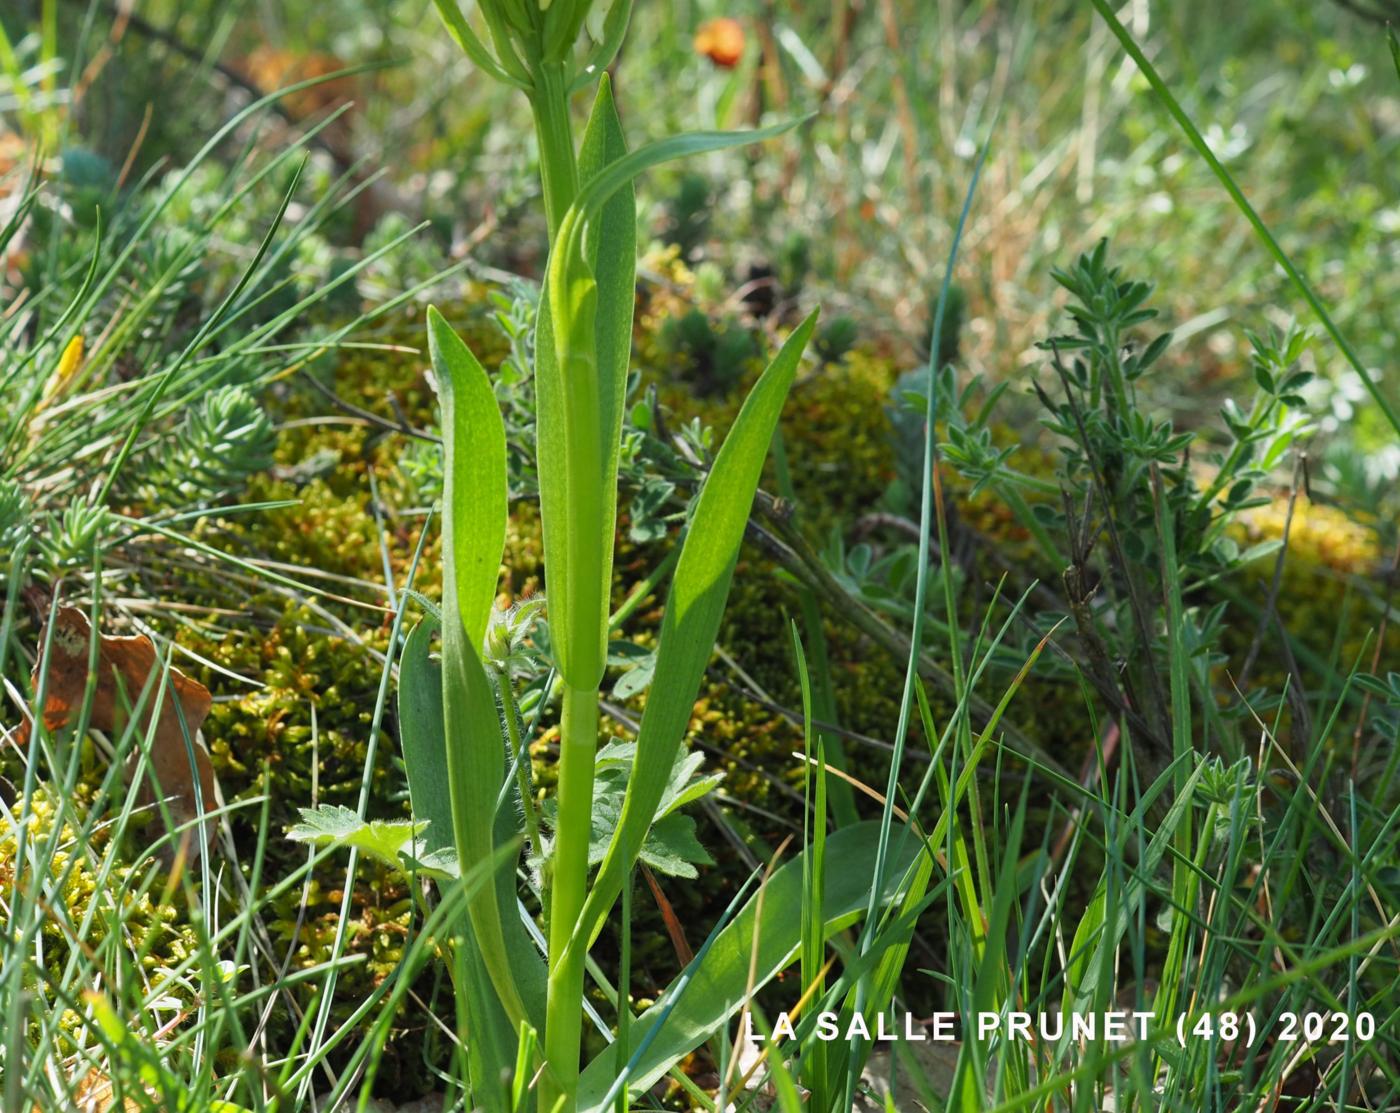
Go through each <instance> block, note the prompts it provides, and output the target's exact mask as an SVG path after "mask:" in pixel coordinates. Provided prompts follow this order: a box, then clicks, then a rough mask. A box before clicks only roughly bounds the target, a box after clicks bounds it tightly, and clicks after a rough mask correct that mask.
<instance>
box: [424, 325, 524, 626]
mask: <svg viewBox="0 0 1400 1113" xmlns="http://www.w3.org/2000/svg"><path fill="white" fill-rule="evenodd" d="M428 353H429V355H430V356H431V357H432V361H433V375H434V377H435V378H436V380H437V389H438V397H439V400H440V402H441V405H442V436H443V445H444V452H445V458H444V462H443V477H444V489H443V521H442V551H443V554H444V556H445V558H446V560H447V561H448V567H447V569H445V572H446V573H448V574H449V575H448V578H449V579H450V581H451V584H450V586H451V588H452V590H453V594H454V595H455V597H456V605H457V610H458V613H459V614H460V615H461V618H462V624H463V625H464V626H465V627H466V632H467V635H468V636H469V637H470V638H471V640H472V644H473V645H474V646H479V645H480V644H481V639H482V637H483V636H484V635H485V633H486V623H487V620H488V619H489V618H490V617H491V608H492V606H493V604H494V602H495V598H496V582H497V581H498V580H499V579H500V575H501V554H502V553H503V552H504V551H505V546H506V515H507V512H508V511H507V493H506V427H505V422H504V421H502V420H501V410H500V406H499V405H498V404H497V402H496V394H495V391H493V390H492V389H491V380H490V379H489V378H487V376H486V370H485V368H483V367H482V366H481V364H480V363H479V362H478V361H477V358H476V357H475V356H474V355H472V353H471V349H469V348H468V347H467V346H466V345H465V344H464V343H462V340H461V338H460V337H459V336H458V335H457V334H456V333H455V332H454V331H453V330H452V326H451V325H449V324H448V323H447V322H446V321H445V320H444V319H443V316H442V314H441V313H439V312H438V311H437V310H436V309H434V308H433V307H432V306H429V307H428ZM447 586H448V585H447V583H446V582H445V583H444V592H443V595H444V600H443V605H444V609H450V608H449V607H448V606H447V600H446V594H447Z"/></svg>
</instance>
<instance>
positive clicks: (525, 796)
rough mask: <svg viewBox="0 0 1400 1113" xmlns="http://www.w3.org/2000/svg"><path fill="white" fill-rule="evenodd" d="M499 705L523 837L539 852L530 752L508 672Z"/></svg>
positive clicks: (538, 824)
mask: <svg viewBox="0 0 1400 1113" xmlns="http://www.w3.org/2000/svg"><path fill="white" fill-rule="evenodd" d="M500 684H501V707H502V710H504V711H505V713H506V738H507V739H508V740H509V741H510V752H511V756H512V757H513V758H514V759H515V783H516V785H517V786H518V787H519V789H520V810H521V811H522V812H524V813H525V837H526V838H528V839H529V840H530V853H531V854H539V853H540V847H541V844H540V821H539V815H538V814H537V812H536V810H535V800H534V796H533V795H532V793H531V788H530V753H529V751H528V750H527V749H526V748H525V747H524V746H523V745H522V744H521V741H520V712H519V711H518V710H517V709H516V705H515V685H514V684H512V683H511V679H510V675H509V674H508V673H504V672H503V673H501V674H500Z"/></svg>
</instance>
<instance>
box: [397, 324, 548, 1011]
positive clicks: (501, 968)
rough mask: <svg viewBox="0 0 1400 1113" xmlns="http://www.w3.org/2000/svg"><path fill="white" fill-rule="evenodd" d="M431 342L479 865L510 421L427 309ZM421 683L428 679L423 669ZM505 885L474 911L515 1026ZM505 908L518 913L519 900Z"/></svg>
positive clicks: (487, 853)
mask: <svg viewBox="0 0 1400 1113" xmlns="http://www.w3.org/2000/svg"><path fill="white" fill-rule="evenodd" d="M428 348H429V351H430V353H431V354H432V359H433V370H434V373H435V377H436V379H437V389H438V393H439V397H440V400H441V404H442V429H443V469H442V470H443V523H442V533H443V553H444V554H445V560H444V564H443V586H442V723H443V734H444V741H443V750H444V752H445V756H446V766H447V769H446V772H447V789H448V797H449V800H450V801H451V806H452V835H453V842H454V844H455V845H456V848H457V859H458V861H459V862H461V863H473V862H481V861H485V860H487V859H489V858H490V857H491V856H492V854H493V853H494V852H495V850H496V838H495V831H494V827H495V818H496V798H497V795H498V793H499V791H500V787H501V783H502V781H503V780H504V779H505V742H504V740H503V737H502V734H501V720H500V716H499V715H498V714H497V712H496V694H495V691H494V690H493V689H492V687H491V681H490V680H489V679H488V678H487V676H486V669H485V666H483V665H482V663H481V657H480V655H479V653H478V649H477V647H478V646H479V645H480V644H481V639H482V637H483V635H484V634H485V631H486V623H487V620H488V618H489V617H490V613H491V606H492V600H493V598H494V595H495V591H496V581H497V579H498V577H499V575H500V566H501V554H502V552H503V551H504V549H505V531H506V438H505V423H504V421H503V420H502V419H501V411H500V408H499V406H498V405H497V404H496V396H495V394H494V392H493V391H492V390H491V381H490V380H489V379H488V378H487V377H486V371H485V370H484V369H483V368H482V366H481V364H480V363H478V362H477V360H476V358H475V357H474V356H473V355H472V354H471V352H470V351H468V350H467V346H466V345H465V344H463V343H462V341H461V340H460V339H459V338H458V336H457V334H456V333H455V332H453V331H452V329H451V328H450V327H449V326H448V324H447V322H446V321H444V320H443V318H442V316H441V314H439V313H438V312H437V311H436V310H434V309H431V308H430V309H429V310H428ZM417 648H419V649H420V651H421V647H417ZM420 682H421V683H427V681H426V680H423V679H421V677H420ZM500 892H501V889H500V886H498V885H488V886H483V887H482V888H481V889H479V890H478V891H477V892H476V894H475V895H474V896H473V897H472V900H471V902H470V904H469V905H468V912H469V917H470V919H471V925H472V934H473V937H474V939H475V941H476V945H477V946H478V947H479V948H480V950H481V959H482V962H483V964H484V965H485V967H486V970H487V972H488V973H489V974H490V975H491V983H492V985H493V986H495V989H496V995H497V997H498V998H499V999H500V1002H501V1005H502V1006H503V1007H504V1008H505V1010H506V1013H507V1015H508V1016H509V1017H510V1020H511V1023H512V1026H515V1025H518V1024H519V1023H520V1021H521V1020H524V1019H526V1018H527V1011H526V1008H525V1005H524V1001H523V999H522V996H521V993H520V988H519V985H518V982H517V980H516V967H515V965H514V963H513V959H512V953H511V948H510V947H509V946H508V945H507V943H506V938H507V936H506V929H505V925H504V917H505V915H506V913H505V912H504V911H503V909H502V905H503V903H505V902H503V901H502V900H501V897H500ZM505 907H506V909H508V910H509V912H508V914H509V916H510V918H511V919H512V920H514V919H515V909H514V907H513V903H512V904H506V905H505ZM537 1019H538V1018H532V1022H533V1021H534V1020H537Z"/></svg>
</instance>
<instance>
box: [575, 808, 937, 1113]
mask: <svg viewBox="0 0 1400 1113" xmlns="http://www.w3.org/2000/svg"><path fill="white" fill-rule="evenodd" d="M879 838H880V825H879V824H878V823H875V822H873V821H872V822H865V823H858V824H856V825H855V826H853V827H845V828H842V829H841V830H839V831H837V832H836V833H835V834H833V835H832V836H831V837H830V838H828V839H827V840H826V846H825V848H824V853H823V865H824V867H825V868H824V870H823V877H822V884H821V890H822V908H821V923H822V932H823V937H824V938H830V937H831V935H832V934H834V933H835V932H837V931H840V930H841V929H842V928H844V927H847V926H848V925H850V924H852V923H854V922H855V921H856V920H857V919H858V918H859V917H860V915H861V913H863V912H864V911H865V907H866V902H867V901H868V900H869V898H870V860H871V859H872V858H873V857H874V854H875V847H876V845H877V843H878V841H879ZM922 852H923V844H922V842H921V841H920V840H919V839H917V838H913V837H910V838H906V839H900V840H898V845H897V849H896V850H895V851H894V853H893V855H892V858H891V862H890V865H891V869H890V871H889V875H888V876H889V878H890V881H889V883H888V884H887V886H886V888H885V892H884V894H883V899H884V900H891V899H893V898H894V897H895V896H897V895H898V892H899V889H900V879H901V878H902V877H903V876H904V875H905V873H906V872H907V871H908V868H909V867H910V866H911V865H912V864H913V862H914V858H915V855H917V854H920V853H922ZM809 853H810V851H809ZM805 868H806V863H805V856H804V857H799V858H796V859H794V860H793V861H791V862H788V863H787V864H786V865H784V866H783V867H782V868H781V869H779V870H777V871H776V872H774V874H773V876H772V877H770V878H769V879H768V883H767V885H766V886H765V887H764V889H763V892H762V897H761V899H760V896H759V894H757V893H756V894H755V895H754V896H753V897H752V898H750V900H749V901H748V903H747V904H746V905H745V906H744V907H743V909H741V910H740V911H739V913H738V914H737V915H736V916H735V917H734V919H733V920H732V921H731V922H730V923H729V924H728V925H727V926H726V927H725V928H724V930H723V931H721V932H720V934H719V936H718V937H717V938H716V939H715V940H714V942H713V943H712V944H711V946H710V948H709V951H708V952H707V953H706V955H705V960H704V962H703V963H702V964H700V965H699V967H698V968H697V969H695V970H694V971H692V972H691V975H690V981H689V984H688V985H687V987H686V989H685V992H684V994H682V995H681V996H680V998H679V999H678V1000H677V1001H676V1002H675V1003H674V1006H673V1007H672V1008H671V1011H670V1012H669V1014H666V1018H665V1020H664V1022H663V1023H662V1024H661V1026H660V1028H659V1030H658V1031H657V1032H656V1033H655V1035H654V1036H653V1037H652V1039H651V1041H650V1043H649V1044H648V1045H647V1047H646V1050H645V1051H644V1052H643V1053H642V1054H641V1056H640V1058H639V1061H638V1062H637V1063H636V1064H635V1066H634V1067H633V1069H632V1075H631V1077H630V1078H629V1079H628V1087H629V1089H632V1090H634V1091H638V1090H644V1089H646V1088H647V1087H648V1086H651V1085H653V1084H654V1083H655V1082H656V1080H657V1079H659V1078H660V1077H661V1076H662V1075H663V1074H665V1073H666V1071H667V1070H668V1069H669V1068H670V1067H671V1066H672V1065H673V1064H674V1063H676V1062H678V1061H679V1060H680V1059H681V1058H682V1057H683V1056H685V1055H686V1054H687V1053H689V1052H690V1051H692V1050H694V1049H695V1048H696V1047H698V1046H699V1045H700V1044H701V1043H702V1042H704V1041H705V1040H706V1039H707V1038H709V1037H710V1036H711V1035H712V1034H713V1033H714V1032H715V1031H716V1030H717V1029H718V1028H719V1027H720V1026H721V1025H723V1024H724V1023H725V1022H726V1021H727V1020H728V1019H729V1018H730V1017H731V1016H733V1015H734V1014H735V1013H736V1012H738V1010H739V1009H740V1007H741V1006H742V1005H743V1003H744V1000H745V999H746V996H747V993H748V989H749V980H750V979H749V973H750V962H751V960H753V959H756V962H754V965H753V972H754V975H755V976H754V978H753V988H754V989H755V990H757V989H758V988H760V987H761V986H763V985H764V984H765V983H766V982H767V981H768V980H769V979H770V978H772V977H773V976H774V975H775V974H777V973H778V972H779V971H780V970H782V969H783V968H784V967H786V966H787V965H788V964H789V963H790V962H791V961H793V958H794V957H795V955H796V953H797V950H798V947H799V945H800V943H801V940H802V917H800V916H794V915H793V914H792V910H793V909H794V908H796V907H798V906H799V905H800V904H801V902H802V888H803V871H804V869H805ZM755 938H756V939H757V945H756V946H755ZM666 1006H667V1000H666V997H665V995H663V996H662V998H661V1000H660V1001H659V1002H658V1004H657V1005H656V1006H653V1008H651V1009H649V1010H648V1011H647V1012H645V1013H643V1014H642V1015H641V1016H640V1017H638V1018H637V1020H636V1021H634V1022H633V1024H632V1025H631V1028H632V1031H633V1033H634V1034H635V1036H636V1037H637V1038H638V1042H639V1045H640V1040H641V1038H644V1037H645V1035H646V1033H647V1032H648V1029H649V1027H650V1023H649V1022H650V1021H652V1020H655V1019H656V1018H657V1016H658V1015H660V1014H661V1011H662V1010H663V1009H665V1008H666ZM616 1067H617V1057H616V1055H614V1054H613V1053H612V1051H611V1050H605V1051H603V1053H602V1054H600V1055H599V1056H598V1058H596V1059H595V1060H593V1062H592V1063H590V1064H589V1065H588V1067H587V1068H585V1070H584V1072H583V1074H582V1076H581V1077H580V1079H579V1090H578V1108H579V1111H580V1113H601V1111H602V1109H603V1106H602V1104H601V1103H602V1100H603V1098H604V1097H605V1096H606V1095H607V1093H608V1090H609V1089H610V1088H611V1086H612V1084H613V1080H614V1076H615V1074H616Z"/></svg>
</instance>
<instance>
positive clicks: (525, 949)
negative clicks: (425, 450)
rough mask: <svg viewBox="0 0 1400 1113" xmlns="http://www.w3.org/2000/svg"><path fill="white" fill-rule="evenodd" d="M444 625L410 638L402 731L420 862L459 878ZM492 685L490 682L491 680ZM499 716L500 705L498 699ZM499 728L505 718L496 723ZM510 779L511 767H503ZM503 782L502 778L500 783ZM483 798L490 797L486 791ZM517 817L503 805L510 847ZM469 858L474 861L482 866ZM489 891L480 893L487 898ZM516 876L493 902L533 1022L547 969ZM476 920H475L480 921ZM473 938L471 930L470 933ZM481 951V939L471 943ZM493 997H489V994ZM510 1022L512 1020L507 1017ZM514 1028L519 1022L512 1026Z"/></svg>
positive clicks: (402, 686)
mask: <svg viewBox="0 0 1400 1113" xmlns="http://www.w3.org/2000/svg"><path fill="white" fill-rule="evenodd" d="M437 627H438V623H437V622H436V621H435V620H433V619H424V620H423V621H422V622H420V623H419V624H418V625H417V626H415V627H414V628H413V631H412V632H411V633H410V634H409V636H408V639H407V641H406V642H405V644H404V649H403V655H402V657H401V658H400V662H399V699H398V708H399V728H400V732H401V734H402V738H401V742H400V745H401V747H402V750H403V759H404V766H405V767H406V769H407V770H408V792H409V798H410V800H411V801H412V806H413V818H414V820H415V821H426V822H427V830H426V831H424V832H423V840H422V846H423V850H424V854H423V855H422V856H421V858H420V857H419V856H417V855H416V854H415V856H414V860H415V862H417V863H418V864H420V865H422V866H424V867H427V868H429V869H432V870H436V871H439V872H441V873H444V874H447V875H452V874H458V873H460V872H461V868H460V865H459V863H458V862H457V861H456V846H457V844H456V840H455V838H454V833H453V823H454V812H453V807H452V799H451V791H450V788H449V782H450V778H451V776H452V774H451V771H450V769H449V763H448V749H447V730H446V728H445V726H444V725H443V705H444V693H443V682H442V664H441V662H439V661H437V660H435V659H434V658H433V657H432V655H431V652H430V650H431V644H432V636H433V633H434V631H435V630H436V629H437ZM482 679H483V680H484V679H485V677H484V676H483V677H482ZM492 711H493V713H494V700H493V702H492ZM495 721H496V723H497V724H499V720H495ZM495 730H496V738H497V739H499V738H500V727H499V725H497V726H496V727H495ZM501 775H502V776H504V770H502V774H501ZM494 783H495V784H496V785H499V784H500V780H499V779H498V780H497V781H496V782H494ZM482 795H483V796H484V795H485V794H482ZM495 802H496V797H495V792H494V791H493V792H492V794H491V800H490V803H489V804H488V805H486V806H487V808H488V812H487V813H484V814H489V809H490V808H494V806H495ZM515 821H516V813H515V809H514V806H513V804H512V803H511V802H509V801H508V802H507V804H506V806H505V807H503V808H501V809H500V811H499V812H498V813H497V815H496V818H495V825H494V831H493V833H492V840H493V842H494V844H495V845H496V846H498V847H504V846H505V845H506V844H507V843H509V842H510V840H511V839H513V838H515V837H516V836H517V835H518V830H517V829H516V822H515ZM479 860H480V859H477V858H469V859H468V864H469V865H471V864H474V863H475V862H477V861H479ZM486 888H488V887H483V888H482V890H479V894H480V893H484V892H485V890H486ZM515 902H516V893H515V875H514V872H513V871H511V870H509V869H502V870H500V871H498V873H497V875H496V877H495V881H494V900H493V903H494V905H495V907H496V909H497V910H498V913H499V919H500V927H501V940H502V942H503V943H504V947H505V950H506V952H507V954H508V955H509V956H510V962H511V964H512V966H513V968H514V982H515V984H516V987H517V988H518V990H519V993H520V997H521V1000H522V1003H523V1005H524V1008H525V1012H526V1015H527V1017H528V1018H529V1019H530V1022H531V1023H532V1024H535V1025H538V1021H539V1019H540V1018H542V1017H543V1015H544V998H545V989H544V987H545V978H546V974H545V968H544V963H543V961H542V960H541V958H540V956H539V953H538V951H536V949H535V948H534V945H533V944H532V943H531V942H530V939H529V937H528V935H527V934H526V932H525V928H524V926H523V925H522V924H521V923H520V917H519V916H518V915H517V914H516V903H515ZM473 922H474V921H473ZM468 934H470V933H468ZM470 942H471V946H472V947H473V948H476V946H477V945H476V943H475V940H474V939H473V940H470ZM473 961H474V962H480V963H481V964H482V968H483V969H485V960H484V958H483V957H482V956H480V955H478V957H477V959H475V960H473ZM488 996H489V995H488ZM500 1019H502V1020H503V1021H504V1020H506V1019H507V1018H506V1017H505V1016H504V1014H502V1016H501V1018H500ZM506 1026H507V1028H508V1029H510V1028H513V1025H510V1024H507V1025H506Z"/></svg>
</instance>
